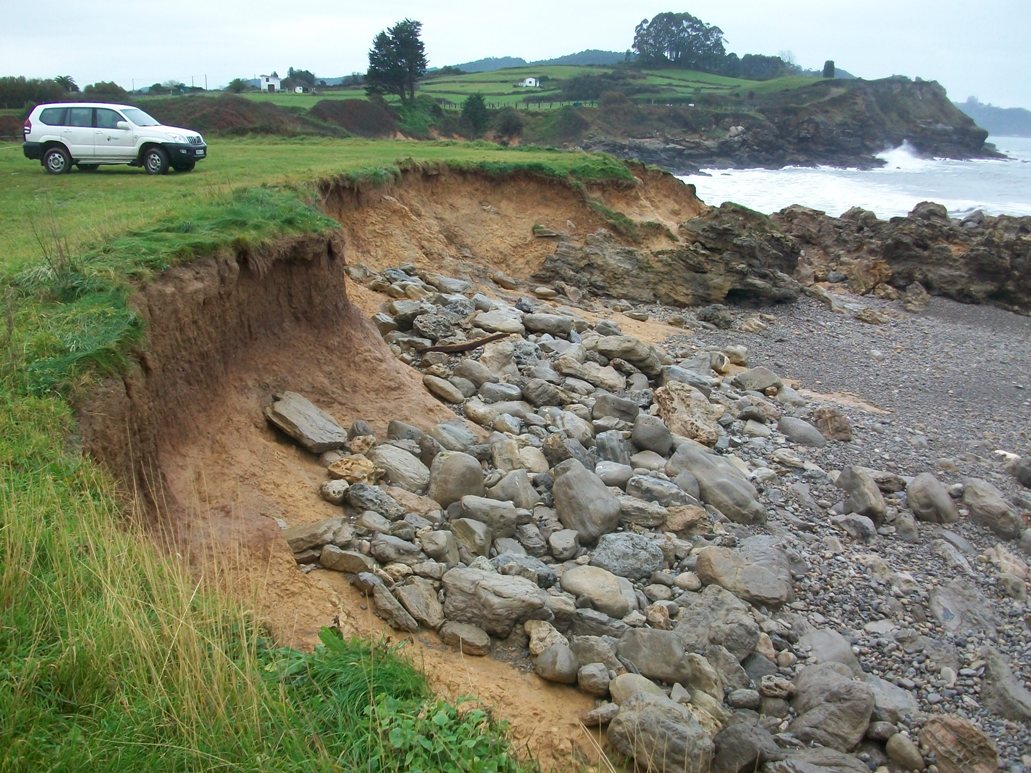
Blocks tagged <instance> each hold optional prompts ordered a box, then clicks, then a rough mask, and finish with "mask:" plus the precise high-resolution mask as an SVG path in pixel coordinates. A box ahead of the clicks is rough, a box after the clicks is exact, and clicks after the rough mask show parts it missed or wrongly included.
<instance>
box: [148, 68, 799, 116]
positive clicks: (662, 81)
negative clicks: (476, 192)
mask: <svg viewBox="0 0 1031 773" xmlns="http://www.w3.org/2000/svg"><path fill="white" fill-rule="evenodd" d="M618 72H625V71H624V70H622V69H621V68H617V67H611V66H582V65H547V66H543V67H532V66H525V67H511V68H506V69H503V70H494V71H492V72H480V73H467V74H464V75H434V74H432V73H431V74H430V75H428V76H426V77H425V78H423V79H422V81H420V83H419V87H418V90H417V92H416V93H417V94H424V95H427V96H431V97H434V98H437V99H443V100H447V101H448V102H450V103H452V104H454V105H455V106H456V107H457V106H460V105H461V103H462V102H464V101H465V99H466V98H468V97H469V96H470V95H472V94H481V95H483V96H484V98H485V99H486V100H487V102H488V103H490V104H491V105H492V106H494V107H502V106H524V105H525V102H526V100H527V98H530V99H531V100H535V101H539V102H540V103H541V105H539V106H538V105H534V109H556V108H559V107H562V106H563V105H567V104H569V102H568V101H563V99H562V97H561V86H562V83H563V82H564V81H568V80H569V79H571V78H575V77H579V76H585V75H593V76H598V75H608V74H612V73H618ZM630 72H632V73H634V74H639V75H641V76H643V77H642V78H641V79H640V80H636V81H634V83H638V84H640V85H642V86H644V87H648V88H649V90H648V92H647V93H646V94H643V95H642V97H641V99H643V100H644V101H663V100H666V99H675V100H678V101H683V100H689V99H691V98H693V97H696V96H698V95H700V94H709V95H723V96H735V95H737V94H745V93H748V92H751V93H753V94H772V93H776V92H778V91H785V90H793V89H796V88H799V87H801V86H805V85H810V84H812V83H813V82H814V81H816V80H818V79H815V78H810V77H791V78H776V79H774V80H769V81H753V80H745V79H741V78H729V77H726V76H723V75H713V74H711V73H705V72H699V71H696V70H676V69H670V68H660V69H645V70H632V71H630ZM526 78H541V79H542V84H541V87H540V88H525V87H523V86H521V85H519V84H520V83H521V82H522V81H523V80H524V79H526ZM244 96H246V97H247V98H248V99H253V100H255V101H258V102H266V103H271V104H275V105H279V106H282V107H295V108H302V109H305V110H307V109H310V108H311V107H313V106H314V105H315V104H316V103H318V102H319V101H321V100H323V99H364V98H365V91H364V89H362V88H352V89H344V90H337V89H333V90H325V91H322V92H320V93H319V94H292V93H285V92H280V93H275V94H269V93H263V92H253V91H252V92H246V93H245V94H244ZM143 101H144V102H145V101H146V98H144V99H143Z"/></svg>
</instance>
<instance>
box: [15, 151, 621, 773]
mask: <svg viewBox="0 0 1031 773" xmlns="http://www.w3.org/2000/svg"><path fill="white" fill-rule="evenodd" d="M407 159H411V160H414V161H417V162H427V163H432V162H441V163H445V162H446V163H449V164H453V165H455V166H460V167H477V168H480V169H482V170H484V171H485V172H487V173H492V174H499V175H500V174H504V173H506V172H508V171H511V170H516V169H520V170H527V169H529V170H535V171H537V172H538V173H541V174H547V175H552V176H568V177H570V178H573V179H575V180H591V179H619V180H623V181H627V180H630V179H632V178H631V177H630V174H629V172H628V170H627V169H626V168H625V167H624V166H623V165H621V164H619V163H618V162H615V161H613V160H611V159H607V158H602V157H595V156H587V155H583V154H562V153H558V152H548V151H539V150H533V151H515V150H509V151H505V150H502V149H500V148H497V147H495V146H489V145H485V144H461V145H459V144H446V143H408V142H371V141H331V140H293V141H274V140H272V141H270V140H267V139H262V140H215V141H213V142H212V144H211V156H210V158H209V159H208V160H206V161H205V162H203V163H201V164H199V165H198V167H197V169H196V171H195V172H193V173H190V174H170V175H167V176H161V177H150V176H148V175H146V174H144V173H143V172H142V171H141V170H138V169H130V168H128V167H109V168H102V169H101V170H100V171H98V172H96V173H93V174H83V173H77V172H73V173H71V174H68V175H65V176H61V177H53V176H48V175H46V174H44V173H43V171H42V169H41V168H40V166H39V165H38V163H35V162H31V161H28V160H27V159H25V158H23V157H22V154H21V147H20V144H14V143H12V144H0V178H2V179H3V180H4V185H3V186H0V716H2V717H3V721H2V722H0V771H22V770H32V769H41V770H42V769H45V770H90V771H93V770H111V771H123V770H132V771H154V772H155V773H156V772H157V771H162V772H164V771H168V770H184V771H185V770H189V771H193V770H214V769H225V770H245V771H272V770H275V771H298V772H300V771H304V773H308V772H309V771H322V770H327V771H328V770H358V769H363V770H409V769H422V770H445V769H446V770H453V769H467V770H472V769H475V770H485V771H487V770H516V769H518V768H520V767H521V766H522V765H521V763H517V762H516V761H515V760H514V757H513V756H512V753H511V751H510V749H509V747H508V742H507V741H506V736H505V728H504V727H503V726H501V725H499V724H497V723H496V722H495V721H494V720H492V719H491V717H490V716H489V715H487V714H486V713H485V712H483V711H480V710H476V709H474V710H468V709H462V710H458V709H456V708H455V707H454V706H451V705H448V704H444V703H441V702H439V701H436V700H435V699H434V698H433V697H432V696H431V695H429V693H428V691H427V688H426V683H425V680H424V679H423V678H422V676H421V675H420V674H419V673H418V672H417V671H415V670H414V669H413V667H412V666H411V665H409V664H408V662H407V661H406V660H404V658H403V657H402V656H401V654H400V653H398V652H396V651H395V650H393V649H389V648H385V647H384V646H382V645H377V644H374V643H371V644H370V643H361V642H345V641H343V640H341V639H339V637H337V636H335V635H333V634H332V632H328V631H327V632H326V633H325V634H324V636H323V644H322V646H321V647H320V648H319V649H318V650H317V651H316V652H315V653H313V654H302V653H297V652H292V651H283V650H277V649H275V648H274V647H272V646H270V644H269V642H268V641H267V640H266V639H265V638H264V637H263V635H262V628H261V624H260V621H257V620H254V619H253V618H252V617H251V616H250V615H249V614H248V613H247V612H246V609H245V608H244V607H242V606H241V605H240V603H239V602H232V601H229V600H227V599H225V598H222V597H218V596H214V595H211V594H209V593H207V592H205V591H204V590H203V589H202V588H201V587H200V585H199V584H198V580H197V578H195V577H194V576H192V575H191V574H190V573H189V572H187V571H185V570H184V568H183V567H182V566H181V565H180V564H178V563H177V562H176V561H174V560H172V559H170V558H168V557H166V556H165V555H164V554H162V553H160V552H159V551H158V550H156V549H155V548H153V547H152V546H151V543H150V540H149V538H148V537H147V536H146V535H145V534H143V533H142V532H141V531H139V530H138V529H137V528H136V527H134V526H133V523H134V522H135V521H134V513H133V512H132V511H131V510H127V509H126V506H125V505H123V504H121V503H120V500H118V499H117V498H116V496H115V487H114V484H113V482H112V481H111V480H109V479H108V478H107V477H106V476H105V475H104V473H103V471H102V470H100V469H98V468H97V467H96V466H95V465H94V464H93V463H92V462H91V461H90V460H89V459H86V458H84V457H83V456H82V455H81V453H80V452H79V450H78V449H77V446H76V445H75V443H74V442H73V438H74V436H75V423H74V419H73V416H72V410H71V403H70V401H69V400H70V397H74V395H76V394H79V393H80V392H81V390H83V389H86V388H88V385H89V384H90V383H91V382H92V381H93V380H94V379H95V378H96V376H97V375H99V374H103V373H105V372H118V370H119V369H120V368H122V367H124V365H125V363H126V362H127V359H128V354H129V350H130V348H131V347H138V346H141V345H142V346H145V337H144V336H145V331H143V330H142V329H141V327H140V325H139V322H138V320H137V319H136V317H135V315H134V314H133V312H132V311H131V309H130V307H129V304H128V297H129V293H130V289H131V286H130V280H131V279H141V278H145V277H146V276H148V275H149V274H151V273H153V272H155V271H158V270H160V269H162V268H163V267H164V266H168V265H171V264H174V263H177V262H186V261H189V260H192V259H193V257H194V256H195V255H197V254H203V253H206V252H209V251H214V250H217V249H219V248H220V247H222V246H225V245H228V244H234V245H247V244H251V245H257V244H260V243H263V242H267V241H269V240H272V239H275V238H278V237H281V236H284V235H287V234H290V233H296V232H312V231H318V230H320V229H326V228H331V227H333V226H334V223H332V222H331V221H329V220H327V219H326V218H325V217H323V216H322V215H321V214H319V213H318V212H317V211H316V210H315V209H313V208H312V206H310V205H309V204H308V202H309V201H312V200H313V199H314V196H313V191H314V187H313V181H314V180H315V179H316V178H320V177H323V178H324V177H333V176H342V175H349V176H353V177H358V178H364V179H370V180H377V179H387V178H388V177H389V175H391V174H394V173H395V172H396V169H397V164H398V163H399V162H403V161H405V160H407Z"/></svg>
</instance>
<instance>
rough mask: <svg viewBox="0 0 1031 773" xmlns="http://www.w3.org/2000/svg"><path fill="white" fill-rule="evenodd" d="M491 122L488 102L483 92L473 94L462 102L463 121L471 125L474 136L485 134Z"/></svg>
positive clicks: (470, 128)
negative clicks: (484, 98) (485, 100)
mask: <svg viewBox="0 0 1031 773" xmlns="http://www.w3.org/2000/svg"><path fill="white" fill-rule="evenodd" d="M489 122H490V114H489V113H488V112H487V103H486V102H484V100H483V95H482V94H472V95H470V96H469V97H468V98H466V100H465V102H463V103H462V123H463V124H465V125H466V126H468V127H469V130H470V131H471V132H472V135H473V136H474V137H479V136H480V135H481V134H483V131H484V129H486V128H487V124H488V123H489Z"/></svg>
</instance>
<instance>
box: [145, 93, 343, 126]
mask: <svg viewBox="0 0 1031 773" xmlns="http://www.w3.org/2000/svg"><path fill="white" fill-rule="evenodd" d="M147 112H149V113H150V114H151V115H153V116H154V117H155V118H157V119H158V120H159V121H161V122H162V123H165V124H168V125H170V126H184V127H187V128H190V129H193V130H195V131H199V132H205V133H208V134H211V133H214V134H276V135H281V136H284V137H296V136H298V135H311V134H320V135H330V136H334V135H339V134H341V132H338V131H336V130H335V129H334V128H333V127H331V126H327V125H326V124H324V123H322V122H320V121H317V120H313V119H312V118H309V117H308V116H306V115H304V114H303V113H301V112H300V111H296V110H293V109H290V108H285V107H280V106H278V105H271V104H267V103H263V102H255V101H253V100H250V99H245V98H244V97H238V96H235V95H232V94H224V95H222V96H219V97H215V98H211V97H206V96H190V97H170V98H169V99H162V100H159V101H154V102H151V103H148V104H147Z"/></svg>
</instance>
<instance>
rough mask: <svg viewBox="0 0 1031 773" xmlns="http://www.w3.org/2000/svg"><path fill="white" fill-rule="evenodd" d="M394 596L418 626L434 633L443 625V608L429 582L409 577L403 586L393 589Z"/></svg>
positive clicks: (420, 578) (435, 590)
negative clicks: (422, 626)
mask: <svg viewBox="0 0 1031 773" xmlns="http://www.w3.org/2000/svg"><path fill="white" fill-rule="evenodd" d="M394 595H395V596H396V597H397V600H398V601H400V602H401V605H402V606H403V607H404V608H405V609H406V610H407V611H408V614H410V615H411V616H412V617H413V618H414V619H415V620H416V621H418V622H419V624H420V625H424V626H426V627H427V628H430V629H432V630H434V631H435V630H437V629H438V628H440V626H442V625H443V624H444V607H443V606H442V605H441V603H440V601H439V600H438V599H437V589H436V588H435V587H434V585H433V583H432V582H431V581H430V580H427V579H425V578H422V577H409V578H408V580H406V581H405V584H404V585H400V586H398V587H396V588H394Z"/></svg>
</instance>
